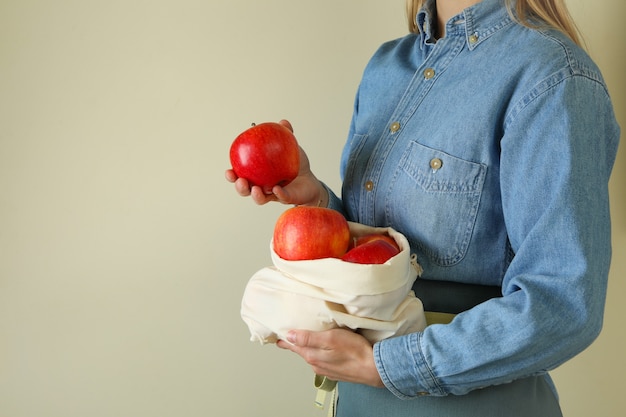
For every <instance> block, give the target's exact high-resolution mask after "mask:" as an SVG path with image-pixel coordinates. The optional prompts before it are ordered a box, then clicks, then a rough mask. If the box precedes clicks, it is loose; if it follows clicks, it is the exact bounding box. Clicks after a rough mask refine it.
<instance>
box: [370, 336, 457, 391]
mask: <svg viewBox="0 0 626 417" xmlns="http://www.w3.org/2000/svg"><path fill="white" fill-rule="evenodd" d="M421 338H422V333H411V334H408V335H404V336H398V337H393V338H389V339H385V340H381V341H380V342H377V343H375V344H374V362H375V363H376V368H377V369H378V373H379V374H380V377H381V379H382V381H383V383H384V384H385V386H386V387H387V389H388V390H389V391H391V392H392V393H393V394H394V395H395V396H396V397H398V398H400V399H411V398H416V397H422V396H426V395H432V396H445V395H447V393H446V392H445V390H444V389H443V388H442V387H441V386H440V385H439V384H438V383H437V379H436V377H435V375H434V372H433V370H432V369H431V368H430V366H428V364H427V362H426V358H425V357H424V354H423V352H422V349H421V346H420V342H421Z"/></svg>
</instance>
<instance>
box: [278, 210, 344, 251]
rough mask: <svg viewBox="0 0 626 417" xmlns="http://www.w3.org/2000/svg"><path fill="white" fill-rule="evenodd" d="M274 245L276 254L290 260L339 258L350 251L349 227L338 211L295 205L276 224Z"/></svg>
mask: <svg viewBox="0 0 626 417" xmlns="http://www.w3.org/2000/svg"><path fill="white" fill-rule="evenodd" d="M273 242H274V243H273V245H274V252H276V254H277V255H278V256H280V257H281V258H283V259H286V260H289V261H295V260H305V259H321V258H339V257H341V256H342V255H343V254H345V253H346V251H347V250H348V245H349V244H350V228H349V226H348V222H347V221H346V219H345V217H343V215H342V214H341V213H339V212H338V211H335V210H332V209H329V208H323V207H307V206H296V207H292V208H290V209H287V210H285V211H284V212H283V214H281V215H280V217H279V218H278V220H277V221H276V225H275V226H274V240H273Z"/></svg>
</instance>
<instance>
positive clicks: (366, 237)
mask: <svg viewBox="0 0 626 417" xmlns="http://www.w3.org/2000/svg"><path fill="white" fill-rule="evenodd" d="M378 239H382V240H384V241H385V242H388V243H389V244H391V245H392V246H393V247H395V248H396V249H397V250H398V252H400V246H398V243H397V242H396V240H395V239H394V238H392V237H391V236H389V235H384V234H382V233H372V234H369V235H364V236H360V237H358V238H355V239H354V242H353V244H354V246H360V245H363V244H365V243H367V242H371V241H373V240H378Z"/></svg>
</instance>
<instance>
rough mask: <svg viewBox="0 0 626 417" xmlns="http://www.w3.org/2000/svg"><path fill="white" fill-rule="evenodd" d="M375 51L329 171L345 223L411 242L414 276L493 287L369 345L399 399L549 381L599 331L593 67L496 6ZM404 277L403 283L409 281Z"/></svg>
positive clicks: (599, 86)
mask: <svg viewBox="0 0 626 417" xmlns="http://www.w3.org/2000/svg"><path fill="white" fill-rule="evenodd" d="M433 10H434V1H430V0H429V1H428V2H427V4H426V7H425V8H424V10H422V11H421V12H420V13H419V14H418V16H417V22H418V25H419V27H420V28H421V33H420V34H411V35H408V36H406V37H403V38H401V39H397V40H394V41H391V42H389V43H386V44H384V45H382V46H381V47H380V49H379V50H378V51H377V52H376V53H375V55H374V56H373V57H372V59H371V61H370V62H369V64H368V65H367V67H366V69H365V71H364V74H363V79H362V81H361V83H360V86H359V91H358V94H357V97H356V100H355V109H354V115H353V120H352V123H351V128H350V135H349V138H348V141H347V143H346V145H345V148H344V152H343V155H342V159H341V173H342V179H343V188H342V199H341V200H340V199H339V198H338V197H337V196H336V195H332V196H331V204H330V205H331V207H333V208H335V209H338V210H342V211H343V212H344V213H345V214H346V216H347V217H348V219H349V220H352V221H357V222H360V223H364V224H368V225H375V226H391V227H393V228H395V229H396V230H398V231H400V232H402V233H403V234H404V235H405V236H406V237H407V238H408V240H409V242H410V244H411V249H412V251H413V252H414V253H415V254H416V255H417V257H418V260H419V262H420V264H421V265H422V266H423V268H424V273H423V276H422V279H429V280H448V281H457V282H464V283H473V284H483V285H498V286H501V288H502V294H503V297H501V298H496V299H491V300H489V301H487V302H484V303H482V304H479V305H478V306H476V307H474V308H472V309H470V310H468V311H466V312H463V313H461V314H459V315H458V316H457V317H456V318H455V319H454V320H453V322H452V323H450V324H448V325H441V324H436V325H432V326H429V327H427V328H426V329H425V330H424V331H423V332H420V333H413V334H409V335H405V336H400V337H396V338H392V339H387V340H383V341H381V342H378V343H376V344H375V345H374V356H375V362H376V366H377V369H378V371H379V373H380V376H381V378H382V380H383V382H384V383H385V385H386V387H387V388H388V389H389V390H390V391H391V392H393V393H394V394H395V395H396V396H398V397H400V398H412V397H416V396H420V395H434V396H443V395H447V394H464V393H467V392H469V391H471V390H473V389H477V388H481V387H485V386H490V385H495V384H501V383H506V382H509V381H512V380H515V379H518V378H522V377H527V376H531V375H541V374H546V377H547V378H549V377H548V376H547V371H549V370H551V369H553V368H555V367H557V366H558V365H560V364H562V363H563V362H565V361H566V360H568V359H570V358H571V357H573V356H574V355H576V354H578V353H579V352H581V351H582V350H583V349H585V348H586V347H587V346H588V345H589V344H590V343H591V342H592V341H593V340H594V339H595V338H596V337H597V335H598V334H599V332H600V329H601V327H602V318H603V310H604V303H605V296H606V289H607V277H608V270H609V264H610V258H611V226H610V216H609V197H608V180H609V176H610V173H611V169H612V166H613V163H614V160H615V157H616V152H617V145H618V141H619V136H620V131H619V126H618V125H617V122H616V120H615V116H614V113H613V109H612V105H611V101H610V98H609V95H608V92H607V88H606V86H605V83H604V81H603V79H602V76H601V74H600V71H599V70H598V68H597V67H596V65H595V64H594V63H593V62H592V60H591V59H590V58H589V57H588V56H587V55H586V54H585V52H584V51H583V50H582V49H581V48H579V47H578V46H576V45H575V44H574V43H573V42H571V41H570V40H569V39H568V38H567V37H566V36H564V35H563V34H561V33H559V32H556V31H551V30H538V29H529V28H526V27H523V26H521V25H520V24H517V23H515V22H514V21H512V19H511V18H510V16H509V15H508V13H507V11H506V9H505V8H504V6H503V4H502V2H501V0H483V1H482V2H480V3H478V4H476V5H474V6H472V7H470V8H467V9H465V10H464V11H463V12H462V13H460V14H459V15H457V16H455V17H453V18H452V19H451V20H450V21H449V22H448V23H447V26H446V35H445V37H444V38H442V39H439V40H437V41H435V39H434V38H433V33H432V32H431V27H432V24H431V19H432V18H433V17H434V13H433V12H432V11H433ZM419 281H420V280H418V281H417V283H416V285H419Z"/></svg>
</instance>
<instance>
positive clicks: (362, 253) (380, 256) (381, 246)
mask: <svg viewBox="0 0 626 417" xmlns="http://www.w3.org/2000/svg"><path fill="white" fill-rule="evenodd" d="M392 240H393V239H392ZM398 253H400V249H398V246H397V245H396V244H395V242H394V244H391V243H389V242H388V241H387V240H386V239H372V240H370V241H368V242H366V243H363V244H360V245H357V246H355V247H354V248H352V249H350V250H349V251H348V252H346V254H345V255H343V256H342V257H341V259H342V260H344V261H346V262H352V263H357V264H384V263H385V262H387V261H388V260H389V259H391V258H393V257H394V256H396V255H397V254H398Z"/></svg>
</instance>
